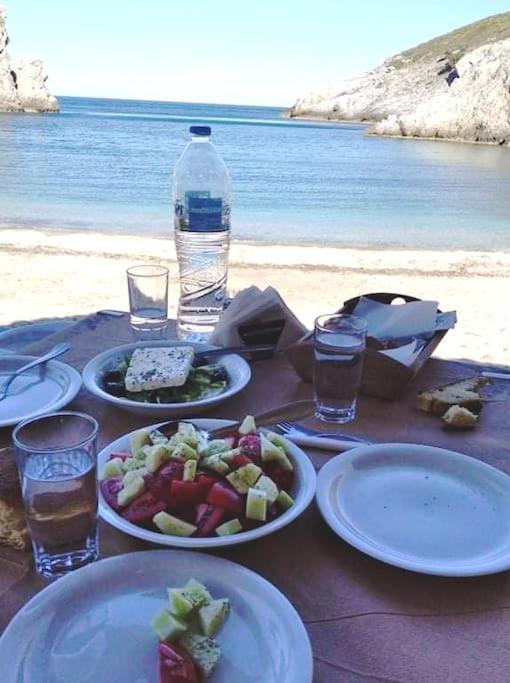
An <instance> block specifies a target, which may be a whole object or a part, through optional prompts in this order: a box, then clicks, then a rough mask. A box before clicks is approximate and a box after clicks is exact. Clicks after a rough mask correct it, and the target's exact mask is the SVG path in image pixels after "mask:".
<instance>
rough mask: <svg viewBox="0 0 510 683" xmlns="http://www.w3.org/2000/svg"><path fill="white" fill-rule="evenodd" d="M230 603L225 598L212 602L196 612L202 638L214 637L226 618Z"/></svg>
mask: <svg viewBox="0 0 510 683" xmlns="http://www.w3.org/2000/svg"><path fill="white" fill-rule="evenodd" d="M229 610H230V603H229V601H228V600H227V599H226V598H223V599H221V600H213V601H212V602H211V603H209V604H208V605H204V607H201V608H200V609H199V610H198V622H199V624H200V628H201V629H202V633H203V634H204V636H214V635H216V633H218V631H219V630H220V628H221V627H222V625H223V622H224V621H225V619H226V618H227V616H228V613H229Z"/></svg>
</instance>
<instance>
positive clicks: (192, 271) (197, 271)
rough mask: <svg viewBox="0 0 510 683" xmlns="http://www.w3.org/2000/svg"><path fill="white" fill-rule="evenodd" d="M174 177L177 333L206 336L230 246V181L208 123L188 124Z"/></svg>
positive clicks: (221, 293)
mask: <svg viewBox="0 0 510 683" xmlns="http://www.w3.org/2000/svg"><path fill="white" fill-rule="evenodd" d="M190 133H191V141H190V142H189V143H188V145H187V146H186V148H185V150H184V152H183V153H182V156H181V158H180V159H179V160H178V162H177V164H176V166H175V170H174V178H173V200H174V227H175V247H176V250H177V260H178V262H179V273H180V283H181V289H180V298H179V309H178V314H177V334H178V336H179V337H180V338H181V339H186V340H189V341H207V339H208V337H209V335H210V333H211V332H212V330H213V329H214V326H215V325H216V323H217V322H218V318H219V316H220V314H221V312H222V310H223V304H224V300H225V296H226V286H227V270H228V251H229V245H230V180H229V175H228V171H227V167H226V166H225V164H224V162H223V159H222V158H221V156H220V155H219V154H218V152H217V150H216V148H215V147H214V145H213V144H212V143H211V141H210V136H211V129H210V128H209V126H191V128H190Z"/></svg>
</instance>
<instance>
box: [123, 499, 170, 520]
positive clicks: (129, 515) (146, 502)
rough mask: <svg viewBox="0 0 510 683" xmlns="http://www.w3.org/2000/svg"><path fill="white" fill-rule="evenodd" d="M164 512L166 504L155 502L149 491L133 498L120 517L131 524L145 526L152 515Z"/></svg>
mask: <svg viewBox="0 0 510 683" xmlns="http://www.w3.org/2000/svg"><path fill="white" fill-rule="evenodd" d="M163 510H166V504H165V503H164V502H163V501H162V500H157V499H156V498H155V497H154V496H153V494H152V493H151V492H150V491H147V492H146V493H142V495H141V496H138V498H135V499H134V501H133V502H132V503H130V504H129V505H128V506H127V508H126V509H125V510H124V511H123V512H122V516H123V517H125V518H126V519H127V520H128V521H129V522H132V523H133V524H145V523H147V522H151V521H152V518H153V517H154V515H156V514H157V513H158V512H163Z"/></svg>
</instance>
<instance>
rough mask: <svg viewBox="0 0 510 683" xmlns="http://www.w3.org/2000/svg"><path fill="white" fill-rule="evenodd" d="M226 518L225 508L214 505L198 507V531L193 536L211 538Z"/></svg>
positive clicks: (203, 504) (202, 504)
mask: <svg viewBox="0 0 510 683" xmlns="http://www.w3.org/2000/svg"><path fill="white" fill-rule="evenodd" d="M225 518H226V512H225V510H224V509H223V508H218V507H214V505H207V504H206V503H201V504H200V505H198V506H197V517H196V522H195V523H196V525H197V530H196V531H195V533H194V534H193V536H211V535H213V534H214V530H215V529H216V527H218V526H219V525H220V524H221V523H222V522H223V521H224V519H225Z"/></svg>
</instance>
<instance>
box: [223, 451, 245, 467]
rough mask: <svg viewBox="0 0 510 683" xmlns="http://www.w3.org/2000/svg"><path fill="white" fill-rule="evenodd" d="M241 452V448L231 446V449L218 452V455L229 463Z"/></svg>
mask: <svg viewBox="0 0 510 683" xmlns="http://www.w3.org/2000/svg"><path fill="white" fill-rule="evenodd" d="M241 453H242V450H241V449H240V448H233V449H232V450H231V451H224V452H223V453H220V455H221V459H222V460H223V462H226V463H227V464H229V465H230V463H231V462H232V460H233V459H234V458H235V457H236V455H241Z"/></svg>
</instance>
